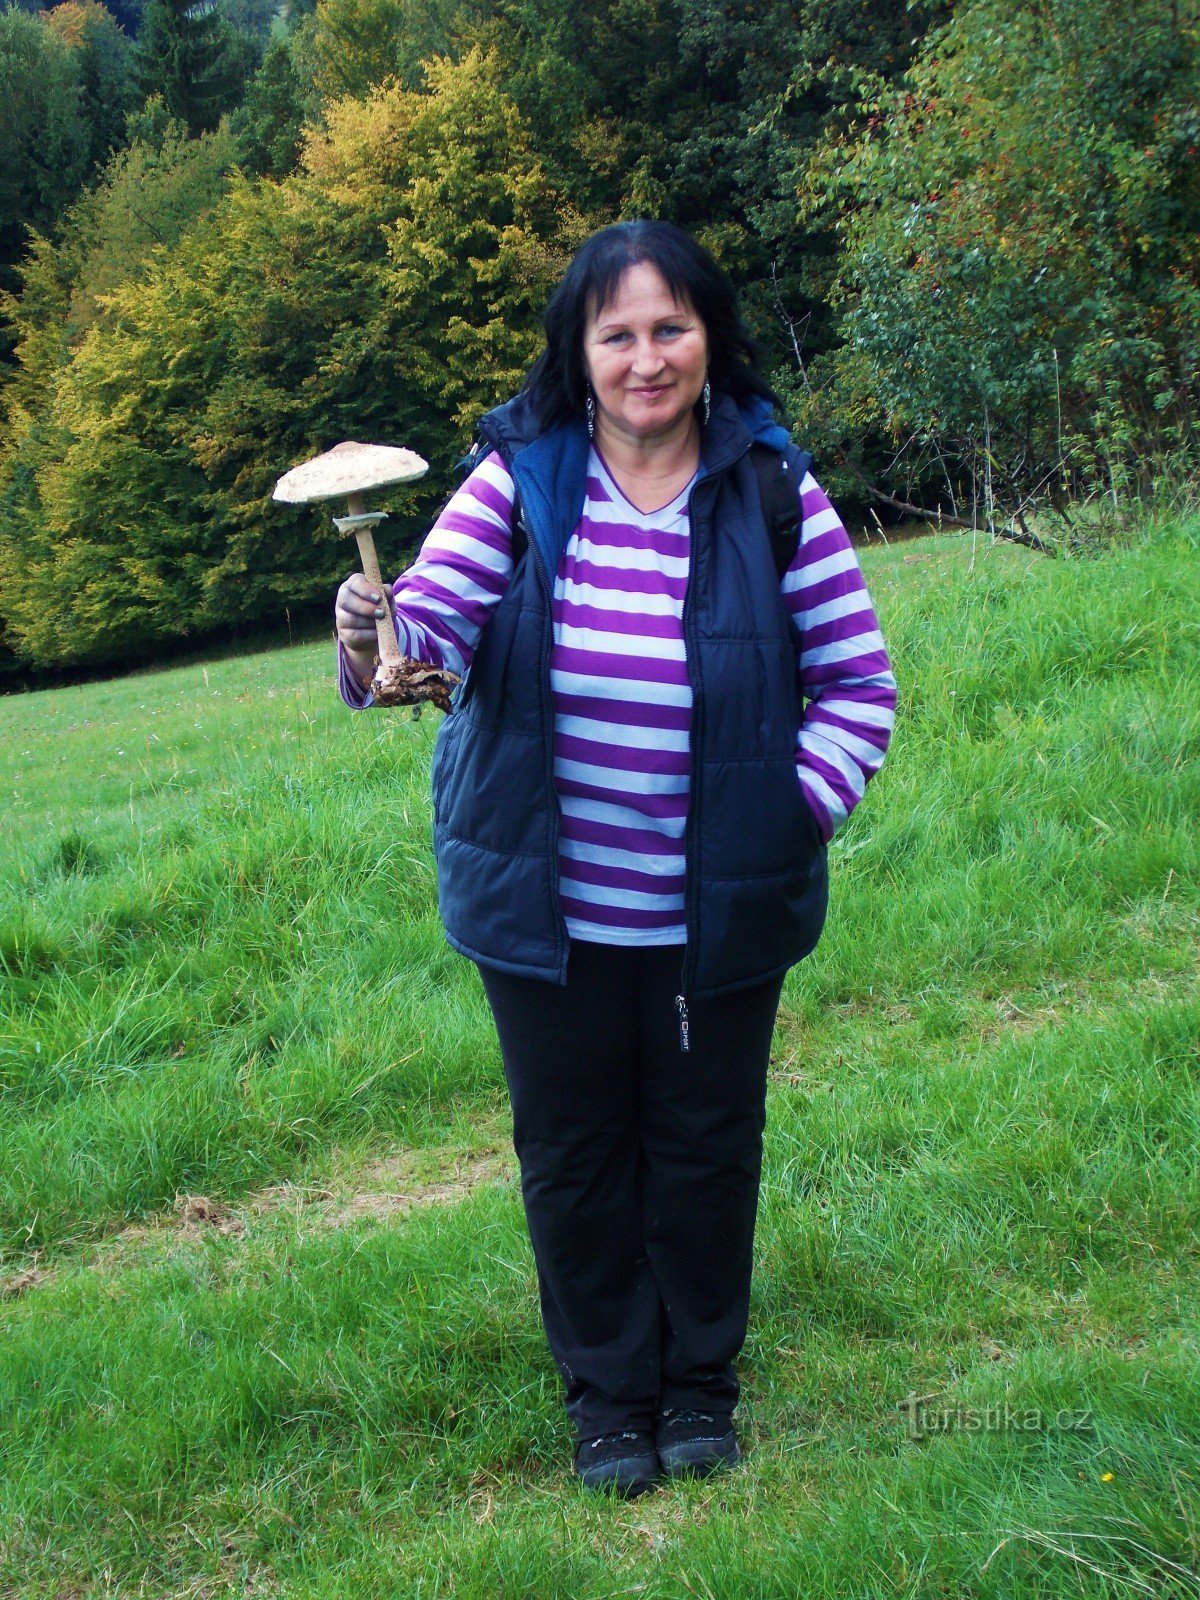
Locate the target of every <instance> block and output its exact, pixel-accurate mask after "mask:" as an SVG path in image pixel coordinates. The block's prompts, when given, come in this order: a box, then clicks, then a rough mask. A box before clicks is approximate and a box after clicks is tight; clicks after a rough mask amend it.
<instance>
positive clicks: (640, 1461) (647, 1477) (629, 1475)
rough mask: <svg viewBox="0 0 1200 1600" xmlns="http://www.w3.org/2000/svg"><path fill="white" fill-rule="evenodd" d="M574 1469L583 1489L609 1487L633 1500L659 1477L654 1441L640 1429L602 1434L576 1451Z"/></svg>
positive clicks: (585, 1442) (586, 1441) (589, 1440)
mask: <svg viewBox="0 0 1200 1600" xmlns="http://www.w3.org/2000/svg"><path fill="white" fill-rule="evenodd" d="M575 1471H576V1472H577V1473H578V1474H579V1477H580V1478H581V1480H582V1481H583V1484H584V1486H585V1487H586V1488H588V1489H611V1490H613V1491H615V1493H617V1494H619V1495H623V1496H624V1497H625V1498H626V1499H627V1500H632V1499H633V1497H634V1495H638V1494H643V1493H645V1491H646V1490H647V1489H649V1488H650V1486H651V1485H652V1484H653V1483H654V1482H655V1481H656V1480H657V1478H658V1456H657V1455H656V1454H655V1451H654V1440H653V1439H652V1438H651V1437H650V1435H649V1434H648V1433H646V1432H645V1431H644V1430H642V1429H640V1428H637V1429H635V1428H627V1429H625V1431H624V1432H622V1433H602V1434H601V1435H600V1437H599V1438H598V1439H587V1440H585V1441H584V1443H583V1444H581V1445H580V1446H579V1448H578V1450H576V1452H575Z"/></svg>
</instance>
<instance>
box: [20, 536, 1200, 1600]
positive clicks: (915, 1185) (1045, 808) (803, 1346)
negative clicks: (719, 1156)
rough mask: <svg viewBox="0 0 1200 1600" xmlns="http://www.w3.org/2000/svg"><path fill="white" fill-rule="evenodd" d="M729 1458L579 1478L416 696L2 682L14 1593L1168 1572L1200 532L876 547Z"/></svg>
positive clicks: (1197, 1369)
mask: <svg viewBox="0 0 1200 1600" xmlns="http://www.w3.org/2000/svg"><path fill="white" fill-rule="evenodd" d="M863 565H864V568H865V570H866V572H867V577H868V582H869V584H870V586H871V590H872V594H873V596H874V598H875V601H876V605H877V608H878V610H879V612H880V615H881V619H882V621H883V625H884V630H885V635H886V637H887V639H888V643H889V646H890V647H891V649H892V653H893V656H894V660H895V665H896V671H897V676H898V678H899V681H900V685H901V714H900V718H899V722H898V727H897V733H896V738H895V741H894V744H893V747H892V753H891V755H890V757H889V760H888V763H887V764H886V766H885V768H884V771H883V772H882V774H881V775H880V777H879V779H878V780H877V782H876V783H875V784H874V785H873V787H872V790H871V792H870V793H869V796H868V799H867V801H866V803H865V804H864V805H863V806H862V807H861V808H860V809H859V811H858V812H856V814H855V815H854V817H853V818H852V819H851V821H850V823H849V825H848V826H847V827H846V829H845V830H844V831H843V833H842V834H840V835H839V837H838V839H837V840H836V841H835V845H834V848H833V851H832V864H833V884H834V887H833V899H832V911H831V917H830V922H829V926H828V929H827V932H826V934H825V937H824V939H823V940H822V943H821V944H820V946H819V948H818V950H817V952H816V953H815V954H814V955H813V956H812V957H811V958H810V959H809V960H808V961H806V962H804V963H803V964H802V965H801V966H800V967H799V968H797V969H796V970H794V971H793V972H792V973H791V974H790V976H789V979H788V982H787V986H786V989H785V992H784V1003H783V1008H782V1012H781V1016H780V1021H779V1027H778V1031H777V1036H776V1042H775V1053H774V1063H773V1070H772V1084H771V1091H770V1103H769V1124H768V1134H767V1148H766V1166H765V1173H764V1182H763V1190H762V1204H761V1210H760V1223H759V1232H758V1244H757V1258H758V1264H757V1270H756V1277H755V1283H754V1296H753V1302H752V1310H751V1332H750V1337H749V1340H748V1343H747V1346H746V1349H745V1352H744V1355H743V1358H742V1362H741V1368H740V1370H741V1375H742V1379H743V1385H744V1390H743V1393H744V1400H743V1405H742V1409H741V1412H740V1419H741V1428H742V1435H743V1442H744V1446H745V1461H744V1463H743V1464H742V1465H741V1466H740V1467H739V1468H738V1469H737V1470H735V1471H734V1472H732V1473H730V1474H728V1475H726V1476H724V1477H721V1478H714V1479H712V1480H710V1481H708V1482H706V1483H701V1484H684V1485H677V1486H670V1487H663V1488H660V1489H658V1490H657V1491H656V1492H654V1493H653V1494H651V1495H649V1496H647V1497H645V1498H643V1499H641V1500H638V1501H635V1502H632V1503H630V1504H624V1503H620V1502H612V1501H608V1500H605V1499H602V1498H600V1499H598V1498H596V1497H593V1496H589V1495H587V1494H586V1493H585V1492H584V1491H582V1490H580V1489H579V1488H578V1487H577V1486H576V1483H575V1481H574V1479H573V1477H572V1474H571V1470H570V1466H571V1440H570V1435H569V1429H568V1425H567V1423H566V1419H565V1417H564V1415H563V1414H562V1411H561V1407H560V1402H559V1393H558V1379H557V1375H556V1374H555V1372H554V1369H553V1366H552V1364H551V1361H550V1357H549V1355H548V1352H547V1351H546V1349H545V1347H544V1344H543V1340H542V1334H541V1328H540V1323H539V1319H538V1310H537V1302H536V1293H535V1284H534V1276H533V1264H532V1257H531V1253H530V1250H529V1245H528V1240H527V1237H526V1234H525V1227H524V1219H523V1214H522V1210H521V1202H520V1192H519V1187H518V1184H517V1180H516V1170H515V1162H514V1160H513V1158H512V1155H511V1151H510V1149H509V1146H508V1130H509V1124H508V1120H507V1110H506V1101H505V1095H504V1085H503V1077H502V1074H501V1070H500V1063H499V1055H498V1050H497V1047H496V1045H495V1042H494V1038H493V1035H492V1030H491V1026H490V1022H489V1019H488V1015H487V1011H486V1007H485V1004H484V1001H483V996H482V991H481V988H480V985H479V982H478V978H477V975H476V973H475V971H474V969H473V968H472V967H471V965H470V964H469V963H467V962H465V961H463V960H462V959H461V958H460V957H458V956H456V955H455V954H454V953H453V952H452V951H450V949H449V948H448V947H447V946H446V945H445V943H444V942H443V939H442V936H441V931H440V926H439V923H438V920H437V913H436V907H435V904H434V889H433V868H432V859H431V854H430V847H429V806H428V766H429V757H430V751H431V748H432V742H433V735H434V732H435V717H434V716H433V714H431V713H426V716H425V717H424V718H423V719H422V720H421V721H420V722H413V721H412V720H410V719H409V717H408V716H407V715H405V714H404V713H383V712H375V713H369V714H367V715H364V716H354V715H352V714H351V713H349V712H348V711H346V710H345V709H344V708H343V707H342V706H341V704H340V702H339V701H338V699H337V695H336V690H335V688H334V684H333V680H332V662H333V655H332V647H331V645H330V644H329V643H327V642H321V643H318V644H314V645H302V646H296V647H294V648H291V649H287V650H280V651H276V652H272V653H269V654H258V655H244V656H241V657H238V658H235V659H230V660H226V661H222V662H209V663H207V664H206V665H200V664H197V665H189V666H185V667H180V668H176V669H174V670H170V671H161V672H153V673H146V674H142V675H139V676H136V677H129V678H124V679H121V680H117V681H113V682H109V683H103V684H92V685H87V686H83V687H78V688H67V689H59V690H56V691H53V692H47V693H39V694H31V695H22V696H14V697H10V698H8V699H6V700H3V701H0V749H2V750H3V755H4V761H3V766H4V772H5V777H4V779H3V789H4V819H5V820H4V826H3V836H2V842H0V865H2V869H3V870H2V873H0V880H2V882H0V986H2V994H3V1001H2V1010H0V1596H3V1597H5V1600H15V1597H21V1600H25V1597H38V1600H42V1597H46V1600H100V1597H117V1596H120V1597H134V1596H138V1597H145V1600H168V1597H172V1600H173V1597H179V1600H183V1597H207V1596H243V1595H244V1596H247V1597H251V1596H254V1597H259V1596H287V1597H289V1600H290V1597H297V1600H335V1597H337V1600H367V1597H376V1596H378V1597H380V1600H388V1597H393V1596H394V1597H397V1600H399V1597H406V1600H407V1597H413V1600H417V1597H419V1600H435V1597H438V1600H440V1597H451V1596H453V1597H462V1600H475V1597H478V1600H485V1597H486V1600H495V1597H499V1596H503V1597H539V1600H541V1597H559V1596H562V1597H569V1600H608V1597H616V1596H627V1595H636V1596H641V1597H645V1600H692V1597H700V1600H725V1597H733V1600H774V1597H779V1600H795V1597H802V1600H821V1597H825V1596H831V1597H832V1596H836V1597H839V1600H875V1597H890V1596H904V1597H908V1596H944V1597H948V1600H949V1597H953V1600H959V1597H965V1596H972V1597H974V1596H979V1597H989V1600H991V1597H994V1600H1008V1597H1024V1596H1038V1597H1043V1596H1044V1597H1058V1596H1062V1597H1064V1600H1065V1597H1067V1596H1080V1595H1084V1596H1089V1597H1092V1596H1095V1597H1109V1596H1111V1597H1114V1600H1115V1597H1126V1596H1136V1595H1147V1596H1154V1597H1182V1596H1196V1595H1200V1272H1198V1267H1200V1159H1198V1150H1200V982H1198V962H1197V957H1198V954H1200V872H1198V870H1197V869H1198V866H1200V522H1198V521H1196V520H1194V519H1193V520H1191V521H1188V520H1187V519H1184V520H1178V519H1177V520H1176V521H1175V522H1173V523H1170V524H1159V525H1156V526H1155V527H1153V528H1147V529H1146V530H1145V531H1144V532H1143V533H1142V534H1141V535H1139V536H1138V537H1136V538H1133V539H1131V540H1129V541H1128V542H1127V543H1126V544H1125V545H1124V546H1123V547H1122V548H1120V549H1116V550H1113V551H1110V552H1109V553H1108V554H1106V555H1104V556H1102V557H1099V558H1096V559H1087V560H1084V559H1078V560H1063V561H1051V560H1047V559H1045V558H1042V557H1039V556H1037V555H1033V554H1030V553H1028V552H1026V551H1022V550H1018V549H1015V548H1013V547H1011V546H1002V545H998V546H988V545H987V544H986V543H985V542H983V541H980V543H979V545H978V547H977V548H974V549H973V547H972V543H971V541H970V539H969V538H966V539H964V538H962V537H958V536H956V537H931V538H926V539H920V540H914V541H906V542H905V543H903V544H897V545H893V546H891V547H889V548H886V549H885V548H872V549H870V550H868V551H865V552H863Z"/></svg>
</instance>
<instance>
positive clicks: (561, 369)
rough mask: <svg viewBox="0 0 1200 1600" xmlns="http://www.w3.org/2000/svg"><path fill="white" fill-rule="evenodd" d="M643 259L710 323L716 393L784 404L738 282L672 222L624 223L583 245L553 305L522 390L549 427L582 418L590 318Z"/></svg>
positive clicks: (707, 329) (711, 373)
mask: <svg viewBox="0 0 1200 1600" xmlns="http://www.w3.org/2000/svg"><path fill="white" fill-rule="evenodd" d="M642 262H648V263H649V264H650V265H651V266H652V267H656V268H657V269H658V271H659V272H660V273H661V274H662V276H663V279H664V280H665V282H666V283H667V284H668V286H669V287H670V290H671V293H672V294H673V295H675V297H676V298H677V299H678V300H680V301H684V302H686V303H687V304H689V305H690V306H691V308H692V310H693V311H695V313H696V315H697V316H698V317H699V318H700V320H701V322H703V324H704V330H705V333H706V334H707V336H708V372H709V378H710V380H711V382H712V386H713V388H714V389H716V390H718V391H720V392H722V393H724V394H728V395H732V396H733V398H734V399H735V400H745V399H749V398H750V397H751V396H752V395H761V396H762V397H763V398H764V399H766V400H769V401H770V402H771V403H772V404H773V405H776V406H778V405H779V404H780V401H779V397H778V395H776V393H775V391H774V390H773V389H772V388H771V386H770V384H768V383H767V381H766V379H765V378H764V377H763V376H762V374H761V373H760V371H759V369H758V350H757V347H756V345H755V342H754V339H753V338H752V337H751V334H750V331H749V329H748V328H747V327H746V325H745V323H744V322H743V321H742V317H741V313H740V312H739V310H738V305H737V296H736V294H735V293H734V288H733V285H732V283H730V281H729V278H728V277H727V276H726V274H725V273H724V272H723V271H722V270H721V268H720V267H719V266H718V265H717V263H716V262H715V261H714V260H713V258H712V256H711V255H710V254H709V253H708V251H707V250H706V249H705V248H704V246H703V245H701V244H697V242H696V241H695V239H693V238H692V237H691V235H690V234H687V233H685V232H684V231H683V229H682V228H677V227H676V226H675V225H674V223H671V222H617V223H614V224H613V225H612V226H611V227H609V228H601V229H600V231H599V233H594V234H592V236H591V238H590V239H587V240H585V241H584V243H583V244H582V245H581V246H580V247H579V249H578V250H577V251H576V253H575V256H574V258H573V259H572V261H571V264H570V266H569V267H568V268H567V270H566V272H565V274H564V275H563V278H562V281H561V282H560V283H559V285H558V287H557V288H556V289H555V291H554V293H553V294H552V295H551V296H550V300H549V303H548V305H547V306H546V310H545V313H544V315H543V317H542V326H543V328H544V329H545V331H546V348H545V349H544V350H543V351H542V353H541V355H540V356H539V357H538V359H537V360H536V361H535V362H534V364H533V366H532V367H531V368H530V369H529V372H528V375H527V376H526V379H525V383H524V385H523V389H522V392H523V393H524V394H526V395H527V396H528V397H529V399H530V401H531V402H532V404H533V407H534V410H535V411H536V412H537V417H538V421H539V423H540V424H541V425H542V427H545V428H550V427H553V426H554V424H555V423H558V422H565V421H567V420H568V419H569V418H571V417H580V416H582V415H583V411H584V404H585V401H586V398H587V369H586V367H585V365H584V359H583V330H584V326H585V324H586V322H587V318H588V313H589V311H591V309H592V308H593V307H595V308H596V309H602V308H603V307H604V306H606V305H607V304H608V302H609V301H610V300H611V299H612V297H613V295H614V294H615V293H616V289H617V285H618V284H619V283H620V281H621V278H622V276H623V274H624V273H625V272H627V271H628V269H629V268H630V267H636V266H640V265H641V263H642ZM781 409H782V408H781Z"/></svg>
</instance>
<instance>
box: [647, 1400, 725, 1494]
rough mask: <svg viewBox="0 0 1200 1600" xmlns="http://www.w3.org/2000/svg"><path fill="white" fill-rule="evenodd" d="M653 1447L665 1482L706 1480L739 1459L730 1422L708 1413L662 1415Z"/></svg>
mask: <svg viewBox="0 0 1200 1600" xmlns="http://www.w3.org/2000/svg"><path fill="white" fill-rule="evenodd" d="M654 1444H655V1448H656V1449H657V1451H658V1459H659V1462H660V1464H661V1466H662V1470H663V1472H664V1473H665V1474H666V1476H667V1477H668V1478H707V1477H708V1475H709V1473H710V1472H715V1471H716V1470H717V1468H718V1467H726V1466H729V1467H731V1466H733V1464H734V1462H735V1461H737V1460H738V1459H739V1451H738V1442H737V1434H736V1433H734V1431H733V1421H732V1419H731V1418H730V1417H729V1416H727V1415H717V1414H715V1413H713V1412H711V1411H664V1412H662V1413H661V1414H660V1415H659V1418H658V1424H657V1426H656V1428H655V1430H654Z"/></svg>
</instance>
